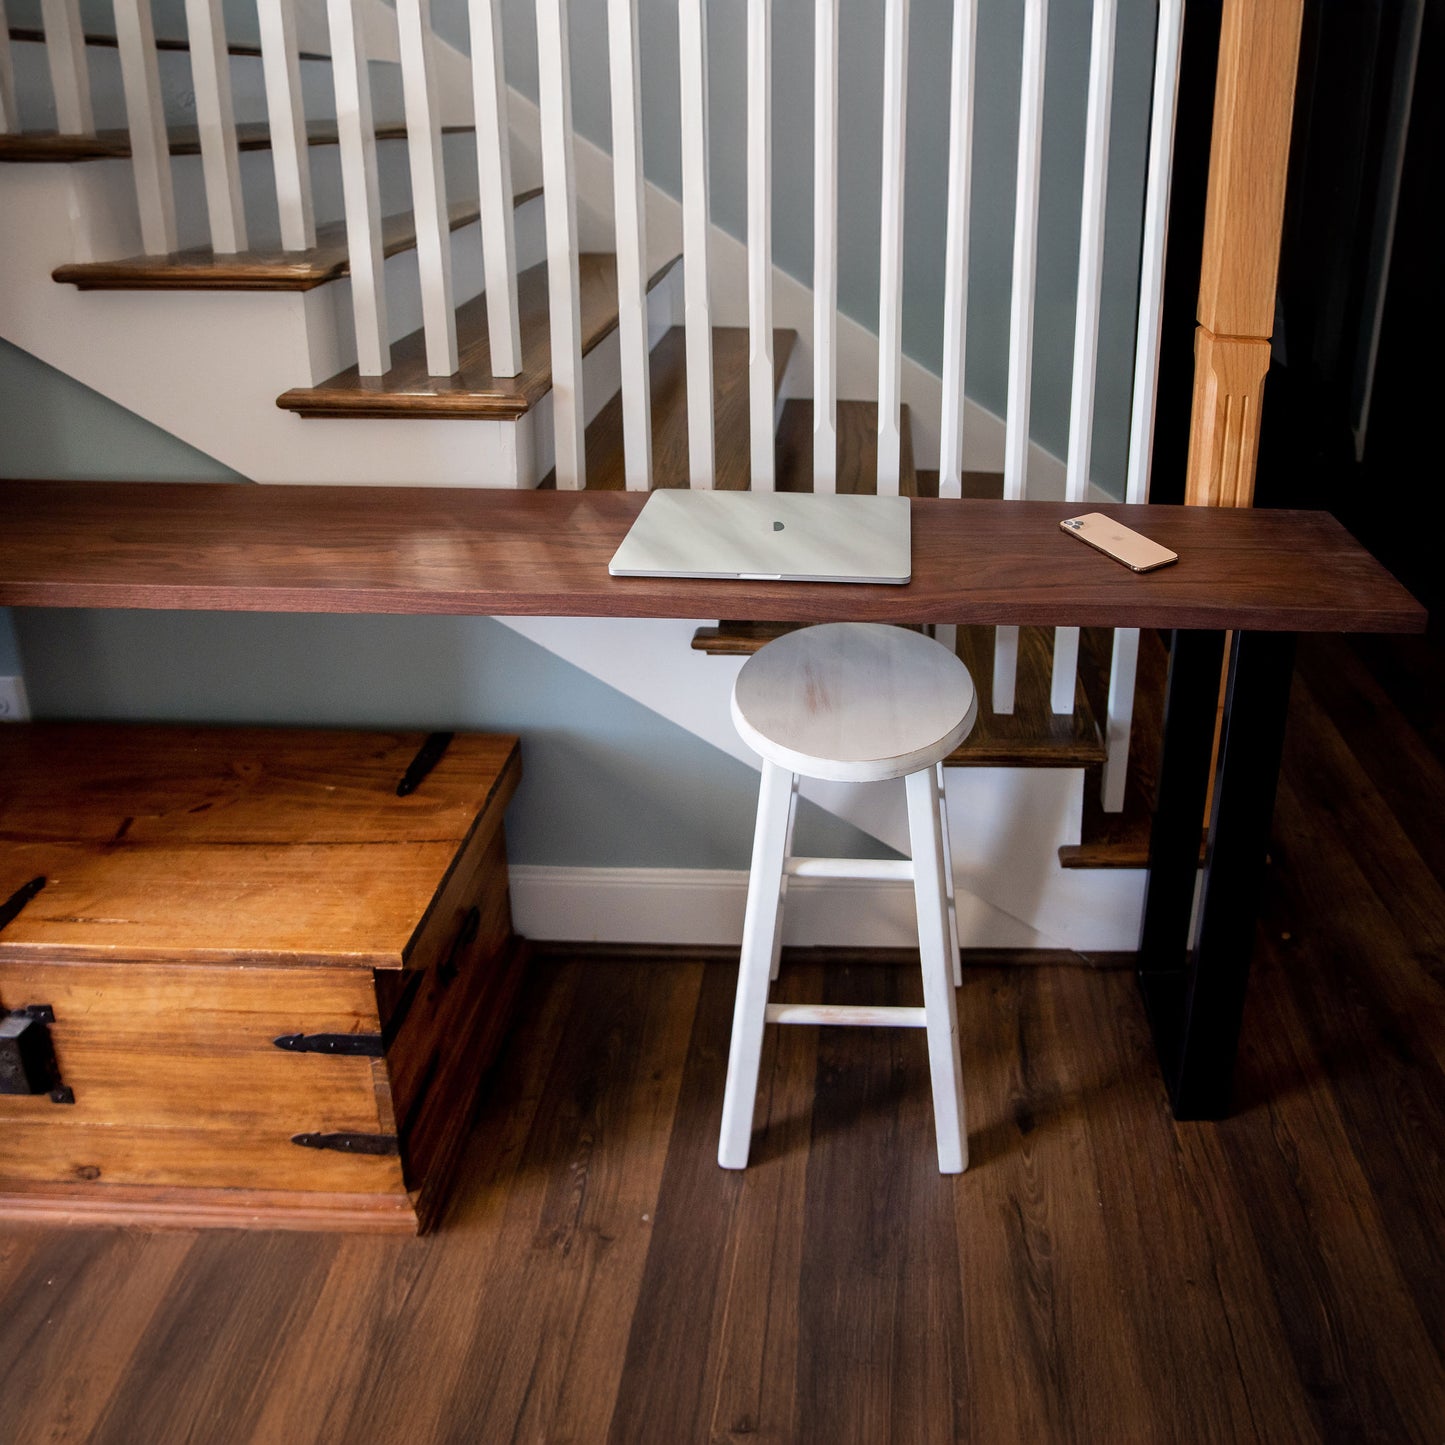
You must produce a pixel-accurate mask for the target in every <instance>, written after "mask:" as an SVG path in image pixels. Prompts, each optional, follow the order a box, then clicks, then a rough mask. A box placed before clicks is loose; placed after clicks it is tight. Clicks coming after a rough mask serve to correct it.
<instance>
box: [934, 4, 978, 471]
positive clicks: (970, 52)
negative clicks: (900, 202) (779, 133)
mask: <svg viewBox="0 0 1445 1445" xmlns="http://www.w3.org/2000/svg"><path fill="white" fill-rule="evenodd" d="M977 37H978V3H977V0H957V3H956V4H955V5H954V7H953V66H952V71H951V78H950V83H949V111H948V223H947V233H946V237H945V240H944V263H943V409H942V415H941V418H940V425H939V433H940V435H939V459H938V467H939V470H938V495H939V496H940V497H961V496H962V495H963V412H964V408H965V406H966V405H967V401H966V399H965V396H964V390H963V378H964V369H965V362H966V360H967V356H966V352H967V341H968V211H969V198H970V193H971V191H972V188H973V186H972V182H973V71H974V55H975V52H976V45H977Z"/></svg>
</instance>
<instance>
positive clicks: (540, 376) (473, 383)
mask: <svg viewBox="0 0 1445 1445" xmlns="http://www.w3.org/2000/svg"><path fill="white" fill-rule="evenodd" d="M680 259H681V258H680V257H678V256H674V257H673V258H672V259H671V260H669V261H666V262H664V263H663V264H662V265H661V266H659V267H658V268H657V270H656V271H654V272H653V273H652V275H651V276H650V277H649V278H648V282H647V285H648V289H649V290H651V289H652V288H653V287H654V286H656V285H657V284H658V282H659V281H661V280H662V279H663V277H664V276H666V275H667V273H668V272H669V271H670V270H671V269H672V268H673V266H675V265H676V264H677V262H678V261H679V260H680ZM578 269H579V273H580V280H581V292H582V307H581V311H582V351H583V354H584V355H585V354H586V353H587V352H589V351H591V350H592V349H593V348H594V347H595V346H597V344H598V343H599V342H601V341H603V340H604V339H605V338H606V337H607V336H609V335H610V334H611V333H612V332H613V331H614V330H615V329H616V327H617V315H618V311H617V261H616V257H614V256H612V255H611V254H610V253H604V252H584V253H583V255H581V256H580V257H578ZM517 302H518V308H519V312H520V321H521V331H522V371H521V374H520V375H519V376H505V377H499V376H494V375H493V374H492V371H491V348H490V345H489V336H488V330H487V298H486V294H485V292H483V293H482V294H480V295H478V296H474V297H473V298H472V299H471V300H470V301H467V302H464V303H463V304H462V305H461V306H459V307H458V308H457V349H458V354H459V358H460V366H459V367H458V369H457V371H456V373H455V374H454V375H452V376H432V375H431V374H430V373H429V372H428V371H427V364H426V337H425V333H424V331H423V330H422V329H420V328H418V329H417V330H416V331H413V332H410V333H409V334H408V335H406V336H403V337H402V338H401V339H400V340H399V341H397V342H394V343H393V344H392V348H391V360H392V364H391V370H390V371H388V372H387V373H386V374H385V375H384V376H379V377H376V376H362V375H361V374H360V372H359V371H358V369H357V368H356V367H355V366H350V367H347V369H346V370H345V371H342V372H338V373H337V375H335V376H333V377H331V378H330V379H329V380H327V381H324V382H322V383H321V385H319V386H310V387H293V388H292V389H291V390H290V391H287V392H283V393H282V395H280V396H279V397H277V398H276V405H277V406H279V407H280V408H281V409H282V410H283V411H292V412H295V413H296V414H297V415H298V416H302V417H326V418H331V419H343V420H356V419H361V418H378V417H380V418H388V419H397V418H404V419H412V420H422V419H427V418H430V419H434V420H451V421H458V420H461V421H467V420H492V421H509V420H510V421H514V420H516V419H517V418H518V417H521V416H525V415H526V414H527V413H528V412H529V411H530V410H531V409H532V407H534V406H535V405H536V404H537V402H538V401H539V400H540V399H541V398H542V397H543V396H545V395H546V394H547V392H548V391H549V390H550V389H551V386H552V356H551V335H550V330H549V326H548V305H547V267H546V263H545V262H544V263H543V264H541V265H538V266H532V267H530V268H529V269H528V270H526V271H523V272H522V273H521V274H520V275H519V276H518V277H517Z"/></svg>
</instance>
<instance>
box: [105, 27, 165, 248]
mask: <svg viewBox="0 0 1445 1445" xmlns="http://www.w3.org/2000/svg"><path fill="white" fill-rule="evenodd" d="M115 39H116V45H117V47H118V48H119V51H120V74H121V83H122V85H123V86H124V87H125V113H126V120H127V123H128V125H129V129H130V153H131V169H132V170H133V172H134V174H135V193H136V203H137V206H138V209H139V211H140V234H141V244H142V245H143V246H144V247H145V251H146V254H147V255H148V256H164V255H166V254H168V253H169V252H171V251H174V250H175V249H176V246H177V241H176V196H175V188H174V185H173V183H172V180H171V146H170V137H169V136H168V135H167V134H166V116H165V109H164V105H163V102H162V100H161V78H160V70H159V67H158V66H157V63H156V36H155V29H154V27H153V26H152V24H151V7H150V0H116V4H115Z"/></svg>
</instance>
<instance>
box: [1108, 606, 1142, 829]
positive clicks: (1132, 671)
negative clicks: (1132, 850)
mask: <svg viewBox="0 0 1445 1445" xmlns="http://www.w3.org/2000/svg"><path fill="white" fill-rule="evenodd" d="M1138 670H1139V629H1138V628H1137V627H1119V628H1116V629H1115V631H1114V654H1113V656H1112V657H1111V658H1110V660H1109V700H1108V702H1107V704H1106V705H1105V706H1106V714H1105V723H1104V777H1103V786H1102V789H1101V797H1100V802H1101V805H1102V806H1103V809H1104V811H1105V812H1106V813H1118V812H1121V811H1122V810H1123V807H1124V784H1125V782H1126V780H1127V777H1128V772H1129V733H1130V731H1131V730H1132V729H1133V726H1134V680H1135V678H1136V676H1137V674H1138Z"/></svg>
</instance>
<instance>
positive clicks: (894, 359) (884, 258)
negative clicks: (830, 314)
mask: <svg viewBox="0 0 1445 1445" xmlns="http://www.w3.org/2000/svg"><path fill="white" fill-rule="evenodd" d="M906 95H907V0H887V4H886V6H884V10H883V202H881V211H883V214H881V218H880V224H879V478H877V490H879V496H889V497H896V496H897V494H899V484H900V481H902V470H903V393H902V386H903V162H905V153H903V150H905V137H906V129H907V101H906Z"/></svg>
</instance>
